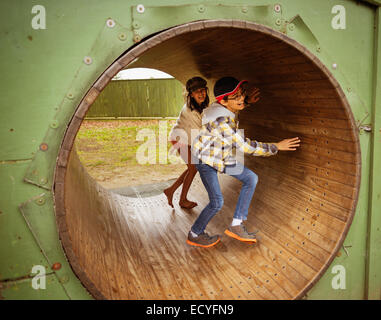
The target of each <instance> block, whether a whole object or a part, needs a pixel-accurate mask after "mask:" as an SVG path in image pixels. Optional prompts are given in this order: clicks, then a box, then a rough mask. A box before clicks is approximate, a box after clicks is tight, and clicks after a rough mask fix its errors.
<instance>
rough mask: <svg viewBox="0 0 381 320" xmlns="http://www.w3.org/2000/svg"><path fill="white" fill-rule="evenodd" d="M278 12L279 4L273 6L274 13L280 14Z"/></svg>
mask: <svg viewBox="0 0 381 320" xmlns="http://www.w3.org/2000/svg"><path fill="white" fill-rule="evenodd" d="M280 10H281V6H280V4H276V5H275V6H274V11H275V12H280Z"/></svg>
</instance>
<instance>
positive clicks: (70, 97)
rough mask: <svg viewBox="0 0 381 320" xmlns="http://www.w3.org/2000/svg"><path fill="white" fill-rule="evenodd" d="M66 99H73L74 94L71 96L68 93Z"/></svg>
mask: <svg viewBox="0 0 381 320" xmlns="http://www.w3.org/2000/svg"><path fill="white" fill-rule="evenodd" d="M66 97H68V98H69V99H73V98H74V94H72V93H71V92H69V93H68V94H67V95H66Z"/></svg>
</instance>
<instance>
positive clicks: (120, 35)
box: [118, 32, 127, 41]
mask: <svg viewBox="0 0 381 320" xmlns="http://www.w3.org/2000/svg"><path fill="white" fill-rule="evenodd" d="M118 38H119V40H121V41H124V40H126V39H127V35H126V34H125V33H124V32H122V33H119V35H118Z"/></svg>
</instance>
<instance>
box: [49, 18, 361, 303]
mask: <svg viewBox="0 0 381 320" xmlns="http://www.w3.org/2000/svg"><path fill="white" fill-rule="evenodd" d="M228 23H230V22H226V21H225V22H222V24H221V27H219V22H218V21H211V22H207V21H204V22H195V23H193V24H190V25H191V26H180V27H177V28H176V30H175V31H173V30H171V29H170V30H167V31H165V32H163V34H158V35H157V36H153V37H152V38H150V39H148V40H147V41H145V42H144V44H142V45H137V46H136V47H135V48H134V49H133V50H131V51H130V52H128V53H126V54H125V55H123V56H121V57H120V58H119V59H118V61H116V62H115V63H114V64H113V65H112V66H111V67H110V68H109V69H108V70H107V71H106V72H105V73H104V74H103V75H102V76H101V77H100V78H99V80H98V81H97V82H96V83H95V84H94V86H93V88H91V90H89V93H88V95H87V96H86V97H85V98H84V99H83V101H82V102H81V104H80V105H79V107H78V109H77V111H76V114H75V117H73V120H72V123H71V124H70V126H69V128H68V132H67V134H66V136H65V140H64V142H63V146H62V149H61V152H60V156H59V160H58V166H57V170H56V184H55V188H56V192H55V197H56V213H57V221H58V226H59V230H60V235H61V239H62V243H63V246H64V248H65V251H66V253H67V256H68V258H69V260H70V263H71V265H72V267H73V269H74V271H75V272H76V273H77V275H78V277H79V278H80V279H81V281H82V282H83V283H84V285H85V286H86V287H87V288H88V289H89V291H90V292H91V293H92V294H93V295H94V296H95V297H97V298H102V297H105V298H112V299H294V298H301V297H302V296H303V295H304V294H305V293H306V292H307V291H308V290H309V289H310V288H311V287H312V286H313V285H314V283H316V281H317V280H318V279H319V278H320V277H321V276H322V274H324V272H325V270H327V268H328V267H329V265H330V263H331V262H332V260H333V259H334V258H335V256H336V253H337V252H338V250H339V249H340V246H341V244H342V242H343V240H344V238H345V236H346V234H347V232H348V229H349V226H350V224H351V222H352V219H353V215H354V212H355V209H356V203H357V197H358V188H359V182H360V169H361V167H360V166H361V163H360V149H359V142H358V133H357V128H356V124H355V121H354V118H353V115H352V113H351V110H350V106H349V104H348V102H347V100H346V98H345V95H344V93H343V91H342V89H341V88H340V87H339V84H338V83H337V81H336V80H335V79H334V77H333V75H332V74H331V73H330V72H329V70H327V68H326V67H325V66H324V65H323V64H322V63H321V62H320V61H319V60H318V58H316V57H315V56H314V55H313V54H312V53H309V52H308V50H307V49H306V48H304V47H302V46H301V45H299V44H297V43H295V41H292V40H290V39H289V38H287V37H286V36H285V35H283V34H280V33H275V32H274V31H272V30H268V28H265V27H263V26H258V25H255V24H251V23H249V22H245V23H241V22H234V21H233V22H231V23H232V26H228V25H227V24H228ZM192 28H193V29H192ZM200 28H201V29H202V30H200ZM190 30H196V31H192V32H191V31H190ZM137 56H139V59H135V58H136V57H137ZM134 59H135V60H134ZM131 61H135V62H134V63H132V64H131V65H128V63H129V62H131ZM125 66H128V67H149V68H154V69H160V70H162V71H165V72H167V73H169V74H171V75H173V76H174V77H176V78H177V79H179V80H181V81H183V82H184V83H185V81H186V80H187V79H188V78H190V77H192V76H195V75H201V76H203V77H205V78H206V79H207V80H208V83H209V87H210V91H209V92H210V93H211V92H212V88H213V84H214V82H215V81H216V79H217V78H219V77H220V76H226V75H233V76H235V77H237V78H239V79H247V80H249V81H250V82H251V83H253V84H255V85H256V86H257V87H259V88H260V90H261V100H260V101H259V102H258V103H256V104H255V105H254V107H250V108H247V109H245V110H243V111H242V112H241V113H240V115H239V119H240V128H242V129H244V130H245V136H247V137H250V138H253V139H255V140H258V141H263V142H271V141H273V142H276V141H280V140H282V139H285V138H292V137H296V136H298V137H299V138H300V139H301V143H302V144H301V147H300V148H299V149H298V150H297V151H295V152H279V154H278V155H276V156H274V157H269V158H260V157H247V158H245V165H246V166H248V167H249V168H251V169H252V170H253V171H254V172H255V173H256V174H257V175H258V176H259V183H258V185H257V189H256V191H255V195H254V198H253V201H252V204H251V208H250V211H249V218H248V229H249V230H250V229H252V228H256V229H259V230H260V231H259V235H260V236H261V238H262V239H261V241H260V242H259V244H258V245H255V246H254V245H250V244H244V243H241V242H239V241H236V240H234V239H231V238H227V237H226V236H224V235H223V236H222V241H221V243H220V244H218V245H217V246H216V247H213V248H210V249H202V248H194V247H190V246H188V245H187V244H186V242H185V241H186V237H187V233H188V231H189V229H190V227H191V225H192V224H193V222H194V221H195V219H196V217H197V216H198V214H199V213H200V210H201V209H202V208H203V207H204V206H205V205H206V204H207V202H208V200H207V193H206V191H205V189H204V187H203V185H202V184H201V183H200V181H199V177H198V175H197V178H196V180H195V182H194V183H193V185H192V187H191V192H190V196H189V198H190V199H191V200H194V201H197V202H198V204H199V205H198V206H197V207H196V208H194V209H193V210H191V211H186V210H182V209H180V208H179V207H178V206H176V207H175V209H174V210H172V208H170V207H169V206H168V205H167V204H166V199H165V197H164V195H160V194H158V195H153V196H151V197H145V198H143V197H139V194H136V195H135V196H134V197H123V196H121V195H118V194H112V193H110V192H108V191H106V190H104V189H102V188H101V187H100V186H99V185H97V184H96V183H95V182H94V181H93V180H92V179H91V178H90V177H89V176H88V174H87V173H86V171H85V170H84V169H83V167H82V165H81V164H80V162H79V160H78V158H77V156H76V155H75V152H74V151H73V150H72V145H73V141H74V138H75V135H76V132H77V130H78V128H79V125H80V123H81V121H82V119H83V117H84V115H85V114H86V111H87V110H88V108H89V107H90V105H91V103H92V102H93V101H94V99H95V98H96V97H97V95H98V94H99V92H100V91H101V90H103V88H104V86H105V85H106V84H107V83H108V81H110V79H111V77H112V76H114V75H115V73H116V72H117V71H118V70H120V69H121V68H123V67H125ZM211 96H212V94H211ZM211 98H212V97H211ZM69 156H70V157H69ZM148 170H149V168H148ZM220 181H221V186H222V188H221V189H222V192H223V195H224V199H225V202H224V207H223V209H222V211H221V212H220V213H219V214H218V215H217V216H215V217H214V218H213V219H212V221H211V222H210V224H209V225H208V228H207V231H208V232H209V233H211V234H214V233H219V234H221V235H222V234H223V231H224V230H225V228H226V227H227V225H228V224H229V223H230V221H231V219H232V216H233V212H234V208H235V204H236V202H237V198H238V193H239V190H240V186H239V184H238V183H237V182H236V181H235V180H234V179H233V178H231V177H228V176H224V175H220ZM178 192H180V190H179V191H178ZM175 202H176V201H175Z"/></svg>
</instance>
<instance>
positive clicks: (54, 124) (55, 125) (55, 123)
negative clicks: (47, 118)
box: [50, 120, 58, 129]
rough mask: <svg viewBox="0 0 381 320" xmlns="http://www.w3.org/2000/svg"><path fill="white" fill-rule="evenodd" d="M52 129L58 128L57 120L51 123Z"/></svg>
mask: <svg viewBox="0 0 381 320" xmlns="http://www.w3.org/2000/svg"><path fill="white" fill-rule="evenodd" d="M50 127H51V128H53V129H56V128H58V121H57V120H53V121H52V122H51V123H50Z"/></svg>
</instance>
